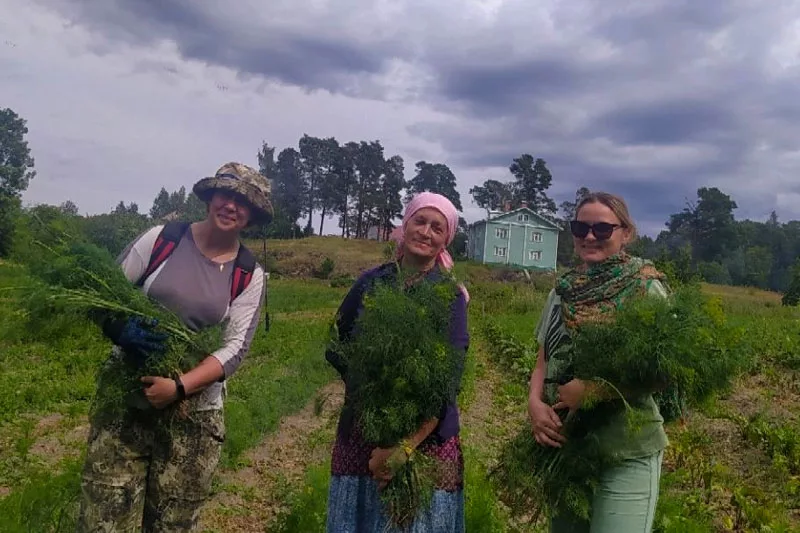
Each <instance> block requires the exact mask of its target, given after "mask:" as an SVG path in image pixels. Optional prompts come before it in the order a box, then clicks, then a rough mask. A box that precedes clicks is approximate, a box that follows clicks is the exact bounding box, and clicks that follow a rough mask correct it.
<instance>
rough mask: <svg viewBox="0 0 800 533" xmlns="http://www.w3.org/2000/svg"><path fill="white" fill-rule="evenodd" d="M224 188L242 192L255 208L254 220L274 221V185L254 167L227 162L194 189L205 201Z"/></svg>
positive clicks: (265, 222) (195, 185) (267, 222)
mask: <svg viewBox="0 0 800 533" xmlns="http://www.w3.org/2000/svg"><path fill="white" fill-rule="evenodd" d="M219 189H224V190H227V191H233V192H237V193H239V194H241V195H242V196H244V197H245V199H247V201H248V202H249V203H250V206H251V208H252V210H253V213H252V218H253V222H255V223H257V224H269V223H270V222H272V217H273V209H272V186H271V185H270V181H269V179H267V178H266V177H265V176H263V175H262V174H260V173H259V172H258V171H257V170H255V169H254V168H251V167H248V166H247V165H243V164H241V163H233V162H232V163H226V164H224V165H222V166H221V167H219V170H217V173H216V174H215V175H214V176H212V177H208V178H203V179H201V180H200V181H198V182H197V183H195V184H194V187H193V188H192V190H193V191H194V193H195V194H196V195H197V197H198V198H200V199H201V200H203V201H204V202H208V201H210V200H211V196H212V195H213V194H214V191H215V190H219Z"/></svg>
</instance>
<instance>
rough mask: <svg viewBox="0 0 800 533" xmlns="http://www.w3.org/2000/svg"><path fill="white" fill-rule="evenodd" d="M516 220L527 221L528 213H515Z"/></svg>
mask: <svg viewBox="0 0 800 533" xmlns="http://www.w3.org/2000/svg"><path fill="white" fill-rule="evenodd" d="M517 220H518V221H519V222H527V221H528V215H523V214H519V215H517Z"/></svg>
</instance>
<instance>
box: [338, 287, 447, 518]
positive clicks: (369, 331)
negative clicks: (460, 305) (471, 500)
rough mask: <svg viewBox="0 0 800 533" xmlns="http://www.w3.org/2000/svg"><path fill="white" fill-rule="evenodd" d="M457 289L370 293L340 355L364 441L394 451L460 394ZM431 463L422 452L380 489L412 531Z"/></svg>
mask: <svg viewBox="0 0 800 533" xmlns="http://www.w3.org/2000/svg"><path fill="white" fill-rule="evenodd" d="M457 290H458V289H457V287H456V285H455V283H454V282H451V280H447V279H446V280H439V281H428V280H421V281H418V282H416V283H415V284H413V285H411V286H410V287H408V288H403V287H401V286H400V284H398V283H393V282H385V281H379V282H377V283H376V284H375V286H374V287H373V289H372V290H371V291H369V292H368V293H367V294H366V295H365V296H364V304H363V310H362V313H361V314H360V316H359V317H358V319H357V320H356V321H355V324H354V328H355V331H356V332H357V333H356V334H355V335H354V336H353V337H352V338H351V339H350V340H348V341H347V342H345V343H341V344H340V345H339V346H338V348H337V350H338V351H339V353H340V354H341V355H342V357H343V358H344V359H345V360H346V361H347V365H348V386H349V389H350V390H351V391H352V396H351V399H350V401H351V405H352V409H353V412H354V413H355V417H356V421H357V424H358V426H359V429H360V431H361V433H362V435H363V436H364V439H365V440H366V441H367V442H369V443H371V444H374V445H375V446H377V447H381V448H389V447H393V446H396V445H398V444H400V443H401V441H402V440H403V439H405V438H407V437H409V436H410V435H412V434H414V433H415V432H417V431H418V430H419V428H420V427H421V426H422V425H423V423H424V422H426V421H428V420H430V419H431V418H434V417H438V416H440V415H441V411H442V409H443V407H444V406H445V405H446V403H447V401H448V399H449V398H451V395H453V394H454V393H455V392H454V391H455V389H454V387H456V386H457V383H455V380H454V376H455V375H456V370H457V366H458V364H459V358H460V357H463V354H459V353H458V352H457V351H456V350H454V349H453V348H452V345H451V344H450V342H449V326H450V318H451V309H452V304H453V301H454V299H455V297H456V295H457ZM432 476H433V472H432V470H431V461H430V460H429V458H427V457H425V456H424V455H423V454H421V453H415V454H413V455H412V456H411V459H410V460H409V461H408V462H406V463H405V464H404V465H403V466H402V467H401V468H400V470H399V471H397V472H396V473H395V475H394V477H393V478H392V480H391V482H390V483H389V484H388V485H387V486H386V488H385V489H384V490H383V491H382V492H381V498H382V500H383V502H384V504H385V505H386V508H387V510H388V515H389V517H390V519H391V521H392V523H394V524H395V525H397V526H401V527H404V526H407V525H408V524H409V523H410V522H412V521H413V519H414V517H415V516H416V515H417V512H418V510H419V509H420V508H422V507H424V506H427V505H428V504H429V502H430V499H431V496H432V494H433V487H434V483H433V479H432Z"/></svg>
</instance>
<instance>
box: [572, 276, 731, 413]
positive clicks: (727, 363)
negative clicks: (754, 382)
mask: <svg viewBox="0 0 800 533" xmlns="http://www.w3.org/2000/svg"><path fill="white" fill-rule="evenodd" d="M743 335H744V330H742V329H736V328H733V327H731V326H730V325H729V324H728V322H727V320H726V317H725V313H724V311H723V310H722V305H721V302H720V301H719V299H713V298H709V297H707V296H705V295H703V294H702V292H701V290H700V287H698V286H696V285H694V284H692V285H685V286H682V287H681V288H680V289H678V290H677V291H676V292H675V293H674V294H673V295H672V297H671V298H670V299H668V300H665V299H661V298H653V297H644V298H635V299H633V300H631V301H629V302H627V303H626V305H625V306H624V307H623V308H622V309H620V310H619V311H617V312H616V314H615V317H614V320H613V321H612V322H609V323H589V324H584V325H582V326H581V327H580V329H579V331H578V333H577V335H575V336H574V337H573V339H572V347H573V354H574V358H573V365H574V369H573V370H574V377H576V378H580V379H599V380H602V381H606V382H608V383H609V384H611V385H613V387H615V388H616V389H618V390H619V391H623V393H624V394H626V396H635V395H637V394H649V393H652V392H655V391H659V390H663V389H664V387H665V386H670V387H671V388H673V389H677V390H679V391H680V394H681V396H682V397H683V398H684V400H685V401H686V403H687V405H698V404H700V403H703V402H705V401H707V400H708V399H709V398H710V397H711V396H712V395H714V394H716V393H719V392H720V391H723V390H726V389H727V388H728V387H729V386H730V384H731V379H732V377H733V376H734V375H735V374H737V373H738V372H739V370H740V369H741V367H742V366H743V364H744V359H743V356H741V355H739V354H740V353H741V352H742V351H741V350H740V349H738V346H740V341H741V340H742V338H743Z"/></svg>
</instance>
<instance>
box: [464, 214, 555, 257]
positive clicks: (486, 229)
mask: <svg viewBox="0 0 800 533" xmlns="http://www.w3.org/2000/svg"><path fill="white" fill-rule="evenodd" d="M560 230H561V228H559V226H558V225H556V224H555V223H554V222H552V221H550V220H548V219H546V218H544V217H542V216H540V215H538V214H536V213H535V212H534V211H533V210H532V209H530V208H528V207H526V206H523V207H520V208H519V209H514V210H507V211H490V212H489V216H488V217H487V218H486V219H485V220H480V221H478V222H475V223H473V224H470V226H469V231H468V233H467V256H468V257H469V259H471V260H473V261H479V262H481V263H487V264H498V265H512V266H518V267H524V268H531V269H541V270H555V269H556V255H557V252H558V233H559V231H560Z"/></svg>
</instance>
